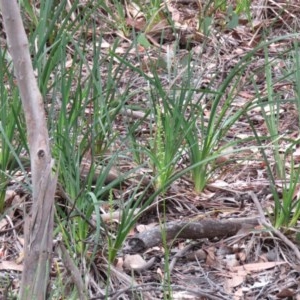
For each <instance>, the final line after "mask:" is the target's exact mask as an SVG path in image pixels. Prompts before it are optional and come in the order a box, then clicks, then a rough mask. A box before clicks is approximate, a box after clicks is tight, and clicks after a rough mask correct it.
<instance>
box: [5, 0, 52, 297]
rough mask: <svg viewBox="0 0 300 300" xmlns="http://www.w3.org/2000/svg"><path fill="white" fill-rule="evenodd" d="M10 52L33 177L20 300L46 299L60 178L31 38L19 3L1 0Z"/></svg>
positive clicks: (12, 0) (11, 0)
mask: <svg viewBox="0 0 300 300" xmlns="http://www.w3.org/2000/svg"><path fill="white" fill-rule="evenodd" d="M0 4H1V10H2V17H3V23H4V28H5V31H6V36H7V44H8V50H9V52H10V54H11V56H12V59H13V64H14V72H15V76H16V79H17V83H18V87H19V90H20V95H21V100H22V105H23V109H24V113H25V119H26V127H27V136H28V143H29V150H30V162H31V174H32V200H33V204H32V208H31V212H30V214H29V215H27V216H26V219H25V248H24V271H23V276H22V284H21V289H20V299H22V300H24V299H30V300H31V299H38V300H40V299H45V298H46V291H47V283H48V277H49V271H50V267H51V265H50V263H51V255H52V233H53V213H54V195H55V190H56V182H57V176H56V175H55V174H53V172H52V164H53V162H52V158H51V153H50V146H49V136H48V130H47V125H46V118H45V111H44V104H43V100H42V96H41V93H40V91H39V89H38V85H37V82H36V79H35V76H34V73H33V68H32V62H31V58H30V53H29V47H28V39H27V36H26V33H25V30H24V26H23V23H22V19H21V15H20V11H19V5H18V3H17V1H16V0H9V1H8V0H0Z"/></svg>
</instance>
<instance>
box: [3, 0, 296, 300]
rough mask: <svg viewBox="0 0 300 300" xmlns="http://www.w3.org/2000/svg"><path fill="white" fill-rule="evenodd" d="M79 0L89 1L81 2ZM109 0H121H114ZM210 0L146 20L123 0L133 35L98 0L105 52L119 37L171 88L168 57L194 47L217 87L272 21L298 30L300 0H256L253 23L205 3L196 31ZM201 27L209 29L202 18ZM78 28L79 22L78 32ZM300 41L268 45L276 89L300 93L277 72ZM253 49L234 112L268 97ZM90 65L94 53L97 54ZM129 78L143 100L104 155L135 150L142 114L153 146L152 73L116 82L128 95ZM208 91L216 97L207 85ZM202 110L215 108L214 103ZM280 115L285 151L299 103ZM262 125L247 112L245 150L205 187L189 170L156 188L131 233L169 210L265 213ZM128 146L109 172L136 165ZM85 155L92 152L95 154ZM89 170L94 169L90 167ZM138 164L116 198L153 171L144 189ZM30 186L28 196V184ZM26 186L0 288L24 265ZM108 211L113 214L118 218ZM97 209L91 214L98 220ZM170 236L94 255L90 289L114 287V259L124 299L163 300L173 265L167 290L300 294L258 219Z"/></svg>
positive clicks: (180, 217)
mask: <svg viewBox="0 0 300 300" xmlns="http://www.w3.org/2000/svg"><path fill="white" fill-rule="evenodd" d="M71 2H72V1H70V3H71ZM81 2H82V5H85V3H83V2H84V1H81ZM85 2H86V1H85ZM107 2H108V5H110V6H111V8H112V9H113V10H114V8H113V5H112V3H109V1H107ZM229 4H230V3H229V1H228V5H229ZM204 8H205V3H204V1H184V0H180V1H167V2H165V3H161V5H160V8H159V9H158V12H157V13H158V14H159V15H160V18H161V20H160V21H159V22H158V21H155V20H151V19H150V20H149V19H148V16H146V15H145V13H144V9H143V8H141V7H139V5H137V4H134V3H127V2H126V3H125V10H126V15H127V18H126V26H127V29H128V34H127V35H126V34H124V32H123V31H122V30H120V29H115V28H113V27H110V23H111V22H114V20H112V18H111V16H110V15H105V14H104V13H103V11H101V10H99V11H97V14H98V16H99V17H100V16H101V17H102V18H103V20H106V21H107V22H104V23H105V24H102V23H101V24H100V21H99V22H98V26H99V28H98V29H99V34H100V32H101V34H102V39H101V44H99V45H100V48H101V53H102V57H103V59H104V60H105V59H106V58H105V57H108V54H109V51H110V49H112V47H113V44H114V42H115V39H116V37H118V38H119V43H118V45H117V48H116V49H115V53H116V54H118V55H120V57H122V55H124V54H126V55H127V56H126V59H128V60H129V61H130V62H131V63H132V64H133V65H134V66H135V67H136V68H140V69H141V70H142V71H143V72H145V73H147V74H148V75H149V77H151V76H152V74H151V70H152V69H153V68H155V69H156V70H157V74H159V76H161V78H160V79H161V82H162V84H163V85H164V86H165V87H170V86H171V85H175V84H177V85H178V86H180V84H181V80H182V77H181V76H178V77H176V78H175V79H174V82H172V83H170V81H169V79H168V78H167V76H166V74H167V73H168V68H170V66H171V67H174V68H182V65H184V59H185V57H186V56H187V55H188V54H189V52H191V53H193V55H194V56H195V63H196V64H198V68H199V73H198V74H201V80H200V79H199V78H196V79H195V80H196V81H199V83H198V84H199V86H201V87H205V86H206V85H207V84H211V82H212V81H213V86H210V89H213V88H214V86H215V87H217V86H218V85H219V84H220V83H221V82H222V81H223V80H224V78H225V77H226V74H228V72H229V70H230V69H231V68H233V67H234V66H235V64H236V63H237V62H238V61H239V60H240V58H241V57H242V56H244V55H245V54H246V53H247V52H249V51H250V50H251V49H253V48H254V47H255V46H256V45H257V44H258V43H259V42H261V41H262V40H264V39H265V38H266V37H265V36H264V30H263V29H265V28H269V36H268V37H267V38H268V39H272V38H275V37H278V36H283V35H285V34H288V33H291V32H294V31H297V30H299V21H298V20H299V15H300V8H299V7H298V4H297V2H296V1H290V2H289V3H286V4H283V3H278V2H277V1H271V0H264V1H251V13H252V15H251V19H252V22H249V21H248V20H247V18H245V16H244V15H240V16H238V17H239V18H238V19H237V20H236V24H234V23H232V22H234V14H232V15H228V14H229V12H228V11H226V10H225V11H223V10H221V9H215V10H212V11H209V10H208V11H207V12H206V13H207V18H208V19H207V20H206V19H205V21H207V22H210V24H209V35H208V36H206V35H205V34H204V33H203V31H200V30H198V28H199V27H201V24H199V20H200V19H201V18H199V15H201V14H203V13H204ZM162 11H168V13H169V15H168V17H169V18H171V20H172V22H173V26H170V25H169V24H170V22H168V20H167V18H166V17H165V15H164V14H162V13H161V12H162ZM74 14H75V15H74V16H73V18H75V19H76V13H74ZM75 19H74V20H75ZM233 24H234V25H235V26H233ZM229 25H230V26H229ZM202 26H204V25H203V24H202ZM231 27H232V28H231ZM202 29H203V30H204V31H205V26H204V27H202ZM132 32H135V34H140V39H139V42H140V44H139V45H138V47H136V48H132V47H131V46H132V42H133V40H132V38H133V36H132V34H131V33H132ZM79 34H80V33H79V32H78V36H79ZM91 34H92V33H91ZM162 36H163V39H162ZM75 37H76V35H75ZM292 43H293V40H291V39H287V40H285V41H284V42H282V41H281V42H274V43H273V44H271V45H270V46H269V49H268V50H269V56H270V58H274V59H276V60H277V61H276V64H274V67H272V75H273V77H274V79H273V80H274V85H273V90H274V93H276V94H277V95H280V97H283V99H289V98H292V97H294V96H295V95H294V91H293V84H294V83H291V82H290V81H288V80H284V81H282V80H281V81H280V82H276V78H280V76H282V74H281V72H282V69H285V68H288V67H289V66H287V62H286V59H285V58H284V57H282V58H281V57H280V56H279V58H277V56H278V53H281V52H282V51H284V50H285V49H288V48H289V47H290V46H291V45H292ZM175 44H176V45H175ZM178 44H179V50H178V53H176V55H175V54H174V53H173V54H172V51H173V50H170V49H176V46H177V45H178ZM203 44H205V47H203ZM128 50H129V51H128ZM86 51H87V53H86V55H87V58H89V57H91V56H92V55H93V52H92V51H93V47H92V45H91V47H90V48H89V47H87V49H86ZM200 54H201V61H199V60H198V61H197V56H198V55H200ZM255 55H256V57H255V59H254V60H253V62H252V63H251V64H250V65H249V66H248V68H247V70H245V71H244V74H243V76H242V77H241V82H240V87H239V89H237V94H236V96H235V100H234V102H233V105H232V109H233V110H232V111H233V112H234V109H235V108H239V107H243V105H245V104H247V103H248V102H249V101H250V102H251V101H253V102H255V101H256V99H255V97H256V95H257V90H258V91H259V95H260V98H261V99H264V98H266V97H267V93H268V92H267V86H266V76H265V72H264V64H265V59H264V53H263V51H258V52H257V53H256V54H255ZM69 59H70V60H69V61H68V63H67V65H68V66H71V65H72V63H71V56H70V58H69ZM119 63H120V60H119V59H118V57H114V67H115V68H117V66H118V64H119ZM90 64H92V59H91V60H90ZM219 70H222V71H221V73H220V72H218V71H219ZM82 72H83V73H84V72H86V74H87V76H88V74H89V70H87V69H86V70H82ZM107 72H108V69H105V67H104V68H103V70H102V73H101V76H102V80H103V82H106V78H107ZM216 74H218V75H217V76H216ZM249 74H254V76H253V78H252V79H251V81H249V79H248V78H249V77H247V76H248V75H249ZM128 78H130V81H131V85H130V89H131V90H134V91H135V93H133V94H132V97H131V100H130V102H131V103H128V104H130V105H128V107H130V106H132V107H135V108H137V109H135V110H130V108H129V109H127V110H126V111H125V110H124V111H121V112H120V114H119V115H118V117H117V118H116V120H115V122H114V124H113V130H114V131H116V132H118V133H119V139H117V140H116V142H115V143H114V144H112V145H110V147H108V151H107V153H106V155H112V153H114V152H115V151H120V150H124V151H126V149H127V148H129V145H128V144H126V143H124V142H123V141H122V137H125V136H126V134H127V127H128V124H132V123H133V122H135V120H138V121H140V123H141V126H140V127H138V128H137V130H136V132H135V135H136V138H137V140H138V141H139V142H140V143H143V144H145V145H148V143H149V138H150V133H151V130H152V128H151V127H152V126H155V124H151V123H153V118H152V117H151V115H145V112H146V111H147V109H148V107H149V102H148V97H147V94H148V93H149V88H148V84H147V81H146V80H145V78H144V77H142V76H139V75H138V74H137V73H136V72H133V71H132V70H129V69H128V70H126V71H125V73H123V75H122V77H121V78H120V80H119V82H118V84H119V86H118V87H117V89H118V94H119V95H121V94H122V93H123V92H124V91H125V90H126V89H127V87H128ZM212 79H213V80H212ZM206 97H209V96H208V95H206ZM284 97H286V98H284ZM204 100H205V101H206V102H209V99H205V98H204ZM205 101H204V102H205ZM93 109H96V108H94V107H90V108H88V109H87V110H86V115H87V117H88V115H89V114H92V113H93ZM261 110H262V108H261V107H259V106H256V107H253V108H252V109H251V110H250V111H249V112H248V118H249V119H250V120H251V121H252V122H253V124H254V125H255V128H256V130H257V134H258V135H259V136H261V137H263V136H266V134H267V132H268V131H267V125H266V121H265V118H264V117H263V115H262V112H261ZM264 110H265V113H266V114H268V113H269V112H270V111H271V110H272V108H270V107H268V106H265V107H264ZM204 113H205V114H206V117H207V118H209V114H210V107H209V106H207V108H206V110H205V111H204ZM278 117H279V128H278V132H279V134H280V135H282V136H284V137H285V139H282V142H281V144H280V147H281V149H282V150H281V151H282V152H283V153H284V152H285V151H286V149H288V148H289V140H295V139H298V132H299V113H298V110H297V108H296V107H295V104H293V103H291V102H289V101H287V102H286V103H284V102H282V104H281V105H280V109H279V111H278ZM150 125H151V126H150ZM253 136H254V135H253V131H252V129H251V128H250V126H249V122H248V120H247V118H246V117H242V118H240V119H239V120H238V121H237V122H236V123H235V125H234V126H233V127H232V128H230V130H229V132H228V133H227V138H228V139H236V138H238V139H243V140H245V142H244V144H243V148H244V149H245V150H244V151H240V152H235V153H231V154H230V155H226V154H224V156H222V157H221V159H219V160H216V164H218V169H219V171H218V172H216V174H215V175H214V176H213V177H212V178H211V179H210V182H209V184H207V186H206V188H205V189H204V191H203V192H202V193H200V194H197V193H195V192H194V188H193V185H192V182H191V179H190V178H189V177H187V176H183V177H181V178H179V179H177V180H176V181H175V182H174V183H172V185H171V187H170V189H168V190H167V191H166V192H165V193H164V194H163V195H160V196H158V198H157V201H156V202H155V203H154V204H153V206H152V207H151V209H150V210H148V211H147V213H146V214H143V215H142V216H141V218H140V219H139V221H138V223H137V224H136V226H135V227H134V228H133V230H132V232H131V233H130V234H129V237H128V239H129V240H130V238H132V237H135V234H136V233H138V234H141V233H142V232H143V230H142V229H141V226H145V227H144V231H145V232H148V231H149V230H151V229H152V228H153V224H154V225H159V224H160V226H161V224H162V223H164V222H166V220H167V222H168V223H169V222H171V221H176V222H193V221H199V222H201V220H207V219H208V220H216V221H222V220H223V221H226V220H234V219H240V220H245V223H247V219H249V218H250V219H257V220H258V219H259V212H258V210H257V207H256V206H255V205H254V203H253V201H252V199H251V197H249V195H248V193H249V192H253V193H254V194H255V195H257V197H258V198H259V202H260V205H261V207H262V208H263V209H264V210H265V211H269V212H272V208H273V206H274V200H273V197H272V193H271V190H270V184H271V183H270V180H269V179H268V177H267V171H266V164H265V162H264V160H263V159H262V156H261V153H260V149H259V148H260V146H258V145H257V144H256V143H255V142H253V139H249V141H246V139H247V138H249V137H251V138H253ZM268 142H269V143H270V141H268V140H267V141H266V145H267V143H268ZM298 148H299V147H298ZM298 148H296V149H295V151H294V152H293V156H294V157H295V159H296V161H297V162H298V160H299V149H298ZM130 155H131V153H129V154H128V157H129V158H128V157H127V159H122V158H120V159H119V161H118V163H117V165H116V166H115V169H114V173H113V174H112V177H113V178H116V177H118V176H120V175H123V174H125V173H126V172H128V170H130V169H132V168H135V167H137V166H136V164H135V163H134V160H133V159H132V158H130ZM266 155H267V156H268V157H269V159H270V161H272V164H273V166H275V164H276V161H274V159H273V160H272V158H271V157H272V145H271V143H270V147H269V150H268V149H267V150H266ZM88 160H89V158H88V157H87V164H88ZM186 160H187V158H186V157H185V155H184V154H183V155H182V159H181V161H179V163H178V167H183V168H184V167H186V166H187V163H188V162H187V161H186ZM286 169H287V172H288V171H289V169H290V165H289V161H287V163H286ZM87 172H88V169H87V170H86V171H84V172H83V173H87ZM137 172H140V173H139V174H137V176H136V177H137V179H135V178H134V177H135V176H132V174H131V176H128V177H126V176H125V177H124V182H123V186H121V187H120V188H115V189H114V198H115V199H118V198H121V195H122V197H123V198H124V195H126V193H128V197H130V191H131V190H134V189H135V186H136V185H137V184H140V183H139V182H140V178H148V179H145V180H146V181H145V182H144V183H143V184H142V185H141V188H143V185H146V184H147V182H148V183H149V182H150V181H151V180H152V179H153V174H152V170H151V168H149V167H144V168H143V169H137ZM83 176H84V174H83ZM141 176H142V177H141ZM275 184H277V185H278V189H280V187H281V186H282V184H281V182H280V180H279V179H278V180H277V179H276V182H275ZM14 186H16V185H14V183H13V184H12V187H14ZM8 192H9V193H12V192H11V191H8ZM294 194H295V195H294V198H295V199H298V194H299V185H298V186H297V189H296V190H295V193H294ZM25 195H26V197H25V198H26V200H27V201H28V199H29V197H28V195H27V193H25ZM58 196H59V197H62V196H61V195H58ZM21 197H24V192H20V191H18V190H17V191H16V193H13V194H8V196H7V201H6V204H7V210H6V212H5V215H6V217H5V218H3V219H2V220H1V223H0V257H1V263H0V277H1V280H0V282H1V285H0V291H1V293H2V294H3V295H4V294H5V292H6V291H7V290H8V289H13V290H17V289H18V288H19V274H20V273H19V272H20V271H22V259H20V256H22V245H23V242H22V235H23V229H22V224H20V223H21V222H22V221H23V217H24V212H23V211H22V210H23V208H22V201H21V200H20V198H21ZM123 198H122V199H123ZM125 199H126V197H125ZM23 201H24V199H23ZM164 201H166V203H167V205H166V210H165V212H164V213H163V212H162V206H161V205H160V204H161V203H163V202H164ZM101 210H102V212H103V216H104V215H106V217H105V220H109V219H111V225H108V226H114V225H113V224H114V223H115V225H116V223H118V222H119V221H120V220H121V216H122V209H121V206H120V207H118V205H116V208H115V211H114V212H110V211H109V210H111V206H110V205H107V204H106V205H105V204H103V205H102V206H101ZM137 213H138V211H137ZM110 214H111V217H109V215H110ZM94 217H95V216H93V218H94ZM93 218H92V222H94V223H96V221H93ZM297 225H298V223H297ZM297 225H296V226H295V227H294V228H290V229H289V230H288V231H286V232H285V234H286V236H287V237H289V238H290V239H291V240H292V241H293V242H294V243H295V245H296V246H297V247H298V243H299V240H297V239H295V233H296V234H297V233H298V228H297ZM94 226H96V224H94ZM7 229H9V230H7ZM91 236H92V235H91ZM167 245H168V247H167V249H166V247H165V246H162V244H161V243H159V244H157V245H155V246H153V247H151V248H149V249H145V250H144V251H143V252H141V253H136V254H126V255H119V256H118V263H116V264H115V266H111V267H108V261H107V258H106V257H105V255H104V253H102V252H101V249H99V251H98V252H97V255H96V256H95V257H94V262H93V263H94V264H95V267H96V268H93V269H91V270H90V272H89V274H85V276H86V280H87V282H88V284H87V285H88V288H89V296H90V298H91V299H104V298H105V297H104V295H105V285H106V284H107V279H106V276H107V273H106V270H110V280H109V292H110V295H111V296H110V299H117V297H119V296H122V299H134V298H135V297H138V295H142V296H141V297H142V298H143V299H163V295H164V293H165V292H163V291H166V290H168V287H166V286H165V282H166V279H165V277H166V274H168V272H169V285H170V289H171V290H172V296H171V295H169V297H170V298H169V299H279V298H281V299H282V298H285V297H286V298H287V299H300V298H299V296H298V294H300V293H299V286H298V283H297V282H298V281H299V272H300V269H299V260H298V259H297V257H296V256H295V253H294V252H293V251H292V249H291V248H290V247H288V246H287V244H286V243H285V242H284V241H282V240H281V239H280V238H279V237H278V236H276V235H274V234H273V232H272V230H270V229H268V228H266V227H265V226H262V225H261V224H260V223H259V222H257V224H256V225H253V226H249V227H243V228H241V229H240V231H238V232H236V234H235V235H233V236H230V237H228V236H224V237H219V238H201V239H200V240H198V241H192V239H184V238H179V239H174V240H171V241H169V242H168V244H167ZM166 251H168V252H169V256H166ZM177 254H178V255H177ZM54 255H55V259H54V262H56V263H57V265H56V266H55V265H53V267H52V271H51V276H52V277H53V278H54V277H56V276H57V274H58V272H63V276H67V274H68V272H70V270H67V269H66V266H63V265H60V261H61V260H60V254H59V253H58V252H55V254H54ZM175 258H176V259H175ZM166 259H169V260H170V262H169V263H170V270H169V271H168V269H167V267H166V266H168V264H169V263H168V262H166V261H165V260H166ZM171 261H173V263H171ZM149 262H150V263H149ZM124 266H126V267H124ZM145 266H146V267H145ZM59 270H60V271H59ZM3 282H4V284H3ZM93 297H94V298H93Z"/></svg>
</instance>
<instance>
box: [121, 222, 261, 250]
mask: <svg viewBox="0 0 300 300" xmlns="http://www.w3.org/2000/svg"><path fill="white" fill-rule="evenodd" d="M256 225H259V222H258V219H257V218H251V219H247V220H231V221H215V220H204V221H199V222H170V223H166V224H164V225H162V226H161V227H156V228H153V229H151V230H149V231H145V232H142V233H138V234H137V235H135V236H134V237H133V238H131V239H130V240H129V241H128V246H127V247H125V248H124V252H128V253H138V252H141V251H145V250H146V249H148V248H152V247H154V246H157V245H159V244H161V243H162V236H163V235H165V236H166V238H167V240H168V241H169V240H174V239H177V238H183V239H193V240H195V239H203V238H209V239H212V238H224V237H227V236H233V235H236V234H237V233H238V232H239V231H240V230H244V229H251V228H253V226H256Z"/></svg>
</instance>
